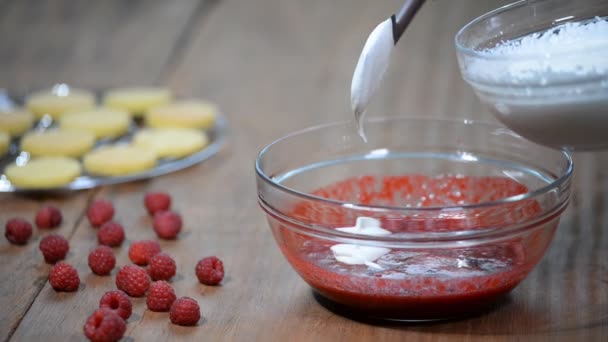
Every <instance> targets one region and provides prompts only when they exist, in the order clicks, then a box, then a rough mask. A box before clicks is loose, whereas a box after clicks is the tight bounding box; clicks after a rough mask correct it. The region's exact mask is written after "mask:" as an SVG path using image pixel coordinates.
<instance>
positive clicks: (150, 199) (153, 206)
mask: <svg viewBox="0 0 608 342" xmlns="http://www.w3.org/2000/svg"><path fill="white" fill-rule="evenodd" d="M144 204H145V205H146V209H148V213H149V214H150V215H154V214H156V213H157V212H159V211H165V210H169V208H170V207H171V196H169V194H168V193H166V192H148V193H147V194H146V196H145V197H144Z"/></svg>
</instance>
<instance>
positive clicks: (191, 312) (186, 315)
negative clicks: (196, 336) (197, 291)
mask: <svg viewBox="0 0 608 342" xmlns="http://www.w3.org/2000/svg"><path fill="white" fill-rule="evenodd" d="M169 319H171V323H173V324H177V325H196V323H198V320H199V319H201V309H200V308H199V306H198V303H197V302H196V301H195V300H194V299H192V298H190V297H182V298H180V299H178V300H176V301H175V302H173V305H171V310H170V312H169Z"/></svg>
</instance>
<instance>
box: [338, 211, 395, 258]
mask: <svg viewBox="0 0 608 342" xmlns="http://www.w3.org/2000/svg"><path fill="white" fill-rule="evenodd" d="M336 230H339V231H342V232H347V233H352V234H361V235H370V236H385V235H390V234H391V232H390V231H388V230H386V229H382V228H381V227H380V221H379V220H377V219H375V218H372V217H364V216H362V217H358V218H357V222H356V225H355V226H354V227H344V228H336ZM331 251H332V252H333V253H334V257H335V258H336V260H337V261H339V262H342V263H345V264H348V265H367V266H369V267H373V268H376V269H382V267H380V266H379V265H378V264H376V263H374V261H376V260H378V259H379V258H380V257H382V256H383V255H385V254H387V253H388V252H390V251H391V250H390V249H388V248H384V247H373V246H360V245H352V244H346V243H341V244H337V245H333V246H331Z"/></svg>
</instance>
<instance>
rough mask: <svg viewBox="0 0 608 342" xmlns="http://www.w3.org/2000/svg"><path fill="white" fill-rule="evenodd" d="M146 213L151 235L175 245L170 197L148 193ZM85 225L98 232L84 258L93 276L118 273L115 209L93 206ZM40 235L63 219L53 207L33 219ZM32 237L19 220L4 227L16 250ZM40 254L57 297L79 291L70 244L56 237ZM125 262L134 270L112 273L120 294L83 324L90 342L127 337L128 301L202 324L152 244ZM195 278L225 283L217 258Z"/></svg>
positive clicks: (109, 296)
mask: <svg viewBox="0 0 608 342" xmlns="http://www.w3.org/2000/svg"><path fill="white" fill-rule="evenodd" d="M144 204H145V207H146V209H147V211H148V213H149V214H150V215H152V216H153V217H154V223H153V227H154V231H155V232H156V234H157V236H158V237H159V238H161V239H176V238H177V235H178V234H179V233H180V231H181V229H182V219H181V217H180V216H179V214H177V213H175V212H174V211H172V210H170V207H171V197H170V196H169V195H168V194H167V193H164V192H150V193H147V194H146V195H145V197H144ZM86 215H87V218H88V220H89V223H90V224H91V225H92V226H93V227H95V228H99V230H98V232H97V240H98V242H99V245H98V246H97V247H96V248H95V249H93V250H92V251H91V252H90V253H89V256H88V265H89V267H90V269H91V271H92V272H93V273H94V274H96V275H99V276H107V275H110V273H111V272H112V270H113V269H114V268H115V267H116V258H115V256H114V251H113V249H112V248H111V247H119V246H120V245H121V244H122V243H123V241H124V240H125V230H124V228H123V226H122V225H121V224H120V223H118V222H116V221H113V220H112V218H113V217H114V206H113V205H112V203H111V202H109V201H107V200H103V199H98V200H96V201H94V202H93V203H92V204H91V205H90V206H89V208H88V209H87V212H86ZM35 222H36V226H37V227H38V228H40V229H51V228H56V227H58V226H60V225H61V222H62V214H61V211H60V210H59V209H57V208H56V207H53V206H45V207H43V208H42V209H40V210H39V211H38V213H37V214H36V218H35ZM32 233H33V230H32V224H31V223H29V222H28V221H27V220H25V219H22V218H13V219H10V220H9V221H8V222H7V223H6V226H5V237H6V239H7V240H8V241H9V242H10V243H12V244H15V245H24V244H26V243H27V242H28V240H29V239H30V238H31V236H32ZM39 248H40V251H41V252H42V255H43V257H44V260H45V262H46V263H49V264H54V265H53V267H52V268H51V271H50V273H49V283H50V284H51V286H52V287H53V289H54V290H55V291H61V292H72V291H77V290H78V288H79V286H80V277H79V275H78V272H77V271H76V268H74V267H73V266H72V265H70V264H68V263H66V262H64V261H63V260H64V259H65V258H66V256H67V254H68V251H69V249H70V247H69V243H68V241H67V240H66V239H65V238H64V237H63V236H61V235H59V234H53V233H50V234H47V235H46V236H45V237H44V238H42V239H41V240H40V244H39ZM129 259H130V260H131V262H133V264H130V265H125V266H122V267H120V268H119V269H118V272H117V273H116V280H115V283H116V287H117V288H118V290H112V291H108V292H106V293H105V294H104V295H103V296H102V297H101V299H100V301H99V308H98V309H96V310H95V311H94V312H93V314H91V316H89V318H88V319H87V321H86V323H85V325H84V327H83V330H84V334H85V336H86V337H87V338H88V339H89V340H91V341H118V340H120V339H121V338H122V337H123V335H124V333H125V331H126V324H127V323H126V321H127V319H128V318H129V317H130V316H131V311H132V303H131V300H130V298H129V297H143V296H145V295H146V294H147V297H146V305H147V307H148V309H149V310H151V311H155V312H169V319H170V321H171V322H172V323H173V324H177V325H182V326H194V325H196V324H197V323H198V321H199V320H200V317H201V314H200V307H199V305H198V303H197V302H196V300H194V299H192V298H190V297H181V298H177V296H176V294H175V291H174V290H173V287H172V286H171V283H170V282H169V281H170V280H171V278H172V277H173V276H174V275H175V274H176V270H177V266H176V263H175V260H173V258H172V257H171V256H170V255H168V254H166V253H163V252H162V251H161V247H160V244H159V243H158V242H157V241H154V240H140V241H135V242H133V243H131V245H130V246H129ZM195 273H196V277H197V278H198V280H199V282H200V283H201V284H204V285H212V286H213V285H218V284H219V283H220V282H221V281H222V279H223V278H224V265H223V263H222V261H221V260H220V259H218V258H217V257H215V256H209V257H205V258H203V259H201V260H199V261H198V263H197V264H196V267H195Z"/></svg>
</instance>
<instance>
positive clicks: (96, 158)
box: [83, 145, 156, 176]
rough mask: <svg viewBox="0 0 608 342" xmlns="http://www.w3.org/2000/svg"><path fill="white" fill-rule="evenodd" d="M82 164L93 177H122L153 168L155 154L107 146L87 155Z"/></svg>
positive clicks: (129, 148) (137, 148) (145, 150)
mask: <svg viewBox="0 0 608 342" xmlns="http://www.w3.org/2000/svg"><path fill="white" fill-rule="evenodd" d="M83 163H84V168H85V170H86V171H87V172H89V173H90V174H93V175H99V176H123V175H128V174H132V173H138V172H142V171H145V170H148V169H151V168H153V167H154V166H155V165H156V154H155V153H154V151H152V150H150V149H146V148H141V147H137V146H133V145H108V146H102V147H100V148H98V149H96V150H93V151H91V152H89V153H87V154H86V155H85V156H84V159H83Z"/></svg>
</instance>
